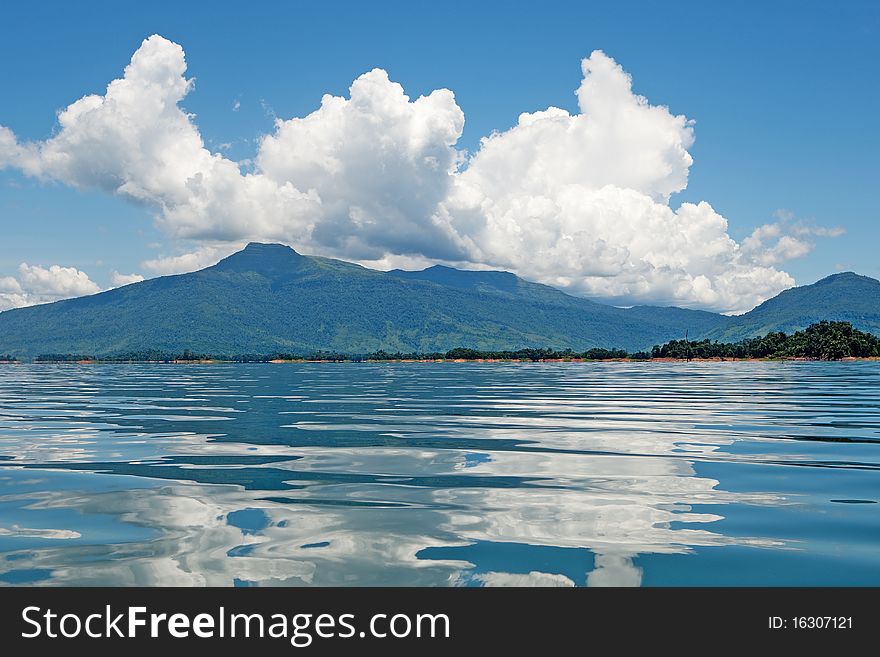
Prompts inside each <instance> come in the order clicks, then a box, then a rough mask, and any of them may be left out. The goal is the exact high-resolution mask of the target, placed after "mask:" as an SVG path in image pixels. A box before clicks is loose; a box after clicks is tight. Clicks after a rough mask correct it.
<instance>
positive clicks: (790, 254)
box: [742, 208, 846, 266]
mask: <svg viewBox="0 0 880 657" xmlns="http://www.w3.org/2000/svg"><path fill="white" fill-rule="evenodd" d="M773 216H774V217H776V218H777V219H778V220H779V221H776V222H774V223H769V224H763V225H761V226H758V227H757V228H755V229H754V230H753V231H752V233H751V235H749V236H748V237H747V238H746V239H744V240H743V242H742V252H743V254H744V255H745V257H746V258H747V259H748V260H749V261H751V262H754V263H757V264H760V265H764V266H771V265H776V264H779V263H782V262H786V261H788V260H794V259H795V258H802V257H803V256H805V255H807V254H808V253H810V252H811V251H812V250H813V249H814V248H815V246H816V244H815V242H814V241H813V240H812V239H811V238H813V237H840V236H841V235H843V234H845V233H846V231H845V230H844V229H843V228H841V227H839V226H834V227H825V226H816V225H815V224H812V223H808V222H805V221H801V220H796V219H795V215H794V213H793V212H791V211H790V210H786V209H784V208H782V209H779V210H776V211H775V212H774V213H773Z"/></svg>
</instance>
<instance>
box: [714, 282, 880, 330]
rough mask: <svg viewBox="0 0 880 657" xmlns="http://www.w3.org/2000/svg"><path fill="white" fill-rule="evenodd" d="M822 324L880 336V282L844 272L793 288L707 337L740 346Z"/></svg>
mask: <svg viewBox="0 0 880 657" xmlns="http://www.w3.org/2000/svg"><path fill="white" fill-rule="evenodd" d="M822 320H828V321H837V322H849V323H851V324H852V325H853V326H854V327H855V328H857V329H859V330H861V331H867V332H869V333H873V334H875V335H880V281H877V280H876V279H873V278H868V277H867V276H859V275H858V274H854V273H852V272H845V273H842V274H834V275H832V276H828V277H827V278H823V279H822V280H821V281H818V282H817V283H814V284H812V285H804V286H802V287H793V288H791V289H788V290H785V291H783V292H781V293H780V294H778V295H776V296H775V297H773V298H772V299H768V300H767V301H765V302H764V303H762V304H761V305H760V306H758V307H756V308H754V309H753V310H750V311H749V312H747V313H745V314H743V315H739V316H737V317H731V318H730V320H729V321H728V322H727V323H726V324H725V325H722V326H719V327H717V328H715V329H713V330H710V331H708V332H707V333H706V334H705V337H708V338H710V339H713V340H718V341H721V342H737V341H740V340H745V339H748V338H755V337H759V336H763V335H766V334H767V333H771V332H774V331H781V332H783V333H793V332H795V331H802V330H804V329H806V328H807V327H808V326H810V325H811V324H815V323H816V322H819V321H822Z"/></svg>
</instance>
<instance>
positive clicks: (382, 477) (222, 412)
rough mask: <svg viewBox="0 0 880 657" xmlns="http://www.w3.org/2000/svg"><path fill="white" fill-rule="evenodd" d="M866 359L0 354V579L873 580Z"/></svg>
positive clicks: (873, 478) (870, 373) (878, 436)
mask: <svg viewBox="0 0 880 657" xmlns="http://www.w3.org/2000/svg"><path fill="white" fill-rule="evenodd" d="M878 501H880V367H878V364H877V363H869V362H864V363H863V362H853V363H824V364H823V363H710V364H694V363H689V364H685V363H633V364H626V363H608V364H589V363H583V364H576V363H548V364H532V363H503V364H501V363H486V364H478V363H445V364H440V363H430V364H427V363H400V364H329V363H328V364H322V363H314V364H299V365H297V364H283V365H269V364H266V365H191V366H183V365H106V366H105V365H86V366H73V365H70V366H50V365H19V366H0V583H5V584H64V585H99V584H100V585H104V584H110V585H182V584H191V585H239V586H255V585H259V586H267V585H288V586H289V585H458V586H462V585H463V586H485V585H510V584H513V585H566V586H571V585H574V586H585V585H586V586H596V585H702V584H707V585H745V584H757V585H777V584H779V585H862V584H864V585H874V586H876V585H880V505H878Z"/></svg>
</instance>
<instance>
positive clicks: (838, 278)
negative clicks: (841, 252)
mask: <svg viewBox="0 0 880 657" xmlns="http://www.w3.org/2000/svg"><path fill="white" fill-rule="evenodd" d="M828 283H878V281H877V279H874V278H871V277H870V276H862V275H861V274H857V273H855V272H854V271H842V272H838V273H837V274H831V275H830V276H826V277H825V278H823V279H821V280H818V281H816V283H815V285H827V284H828Z"/></svg>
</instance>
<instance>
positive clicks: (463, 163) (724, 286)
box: [0, 35, 833, 311]
mask: <svg viewBox="0 0 880 657" xmlns="http://www.w3.org/2000/svg"><path fill="white" fill-rule="evenodd" d="M185 71H186V61H185V57H184V52H183V49H182V48H181V47H180V46H179V45H177V44H175V43H172V42H170V41H168V40H166V39H164V38H162V37H160V36H156V35H154V36H152V37H150V38H148V39H146V40H145V41H144V42H143V44H142V45H141V47H140V48H139V49H138V50H137V52H136V53H135V54H134V56H133V57H132V60H131V63H130V64H129V65H128V66H127V67H126V69H125V72H124V75H123V77H122V78H120V79H118V80H114V81H113V82H111V83H110V84H109V85H108V87H107V90H106V93H105V94H104V95H103V96H85V97H83V98H81V99H80V100H78V101H76V102H75V103H73V104H72V105H70V106H69V107H67V108H66V109H64V110H63V111H61V112H60V113H59V116H58V122H59V128H58V130H57V131H56V133H55V135H54V136H53V137H51V138H50V139H47V140H45V141H41V142H29V143H19V142H18V141H17V140H16V139H15V136H14V134H13V133H12V132H11V131H9V130H8V129H6V128H2V127H0V167H2V166H12V167H15V168H18V169H20V170H21V171H23V172H25V173H27V174H29V175H32V176H37V177H41V178H46V179H54V180H59V181H61V182H64V183H66V184H70V185H74V186H77V187H86V188H98V189H104V190H107V191H109V192H112V193H115V194H120V195H123V196H126V197H128V198H131V199H133V200H135V201H138V202H143V203H147V204H149V205H151V206H152V207H154V208H156V211H157V223H158V225H159V226H160V227H161V228H162V229H163V230H164V231H165V232H166V233H167V234H168V235H169V236H170V237H172V238H175V239H176V240H178V244H184V243H189V244H193V245H194V247H193V248H192V249H191V250H190V252H189V253H185V254H183V255H175V256H170V257H164V258H157V259H155V260H150V261H147V262H145V263H143V266H144V267H145V268H146V269H148V270H149V271H152V272H156V273H176V272H181V271H190V270H192V269H196V268H199V267H202V266H205V265H208V264H212V263H213V262H216V260H217V259H218V258H219V257H221V256H222V255H226V254H227V253H228V252H230V251H231V250H232V247H233V246H234V245H238V244H240V243H243V242H245V241H247V240H251V239H257V240H263V241H271V240H274V241H281V242H285V243H289V244H292V245H293V246H295V247H296V248H297V249H299V250H301V251H304V252H315V253H321V254H324V255H332V256H337V257H343V258H347V259H352V260H358V261H361V262H375V263H385V264H392V263H398V262H418V263H421V262H437V261H442V262H447V263H457V264H467V265H470V266H473V267H478V268H485V267H497V268H505V269H509V270H512V271H514V272H516V273H518V274H520V275H522V276H524V277H526V278H530V279H533V280H538V281H541V282H544V283H548V284H551V285H555V286H558V287H562V288H565V289H566V290H568V291H570V292H573V293H576V294H582V295H587V296H593V297H602V298H605V299H607V300H611V301H615V302H620V303H627V304H631V303H636V302H655V303H675V304H679V305H685V306H693V307H705V308H711V309H717V310H724V311H739V310H746V309H748V308H750V307H752V306H754V305H755V304H757V303H759V302H760V301H762V300H763V299H765V298H767V297H769V296H771V295H773V294H776V293H777V292H779V291H780V290H782V289H784V288H786V287H789V286H791V285H793V284H794V280H793V279H792V278H791V276H789V275H788V274H786V273H785V272H783V271H780V270H778V269H775V268H774V266H775V265H777V264H778V263H780V262H783V261H784V260H786V259H789V258H792V257H800V256H801V255H804V253H806V252H807V251H809V248H812V246H809V247H808V245H810V244H811V243H810V241H809V240H808V239H807V238H806V236H805V235H804V234H798V233H797V231H795V230H789V231H787V232H786V234H785V235H780V236H778V237H775V236H774V237H773V238H772V239H770V241H769V242H768V241H767V239H766V238H765V237H761V236H760V235H758V236H753V237H754V239H753V238H752V237H750V238H749V239H748V240H746V241H744V242H743V244H738V243H737V242H736V241H735V240H733V239H732V238H731V237H730V236H729V235H728V232H727V231H728V225H727V220H726V219H725V218H724V217H722V216H721V215H719V214H718V213H717V212H715V210H714V209H713V208H712V206H711V205H709V204H708V203H705V202H702V203H698V204H691V203H684V204H681V205H680V206H679V207H677V208H675V207H672V206H671V205H670V197H671V195H672V194H674V193H676V192H679V191H681V190H683V189H684V188H685V187H686V185H687V180H688V172H689V169H690V166H691V164H692V162H693V160H692V158H691V155H690V154H689V152H688V149H689V148H690V146H691V145H692V144H693V141H694V130H693V123H692V122H691V121H690V120H688V119H687V118H686V117H684V116H682V115H675V114H673V113H672V112H670V111H669V109H668V108H666V107H663V106H655V105H651V104H650V103H649V102H648V101H647V100H646V99H645V98H644V97H642V96H639V95H637V94H635V93H634V92H633V91H632V81H631V79H630V76H629V75H628V74H627V73H626V72H625V71H624V70H623V69H622V68H621V67H620V66H619V65H618V64H617V63H616V62H615V61H614V60H613V59H611V58H610V57H608V56H606V55H605V54H604V53H602V52H601V51H594V52H593V53H592V54H591V55H590V57H588V58H586V59H584V60H583V62H582V72H583V80H582V82H581V84H580V86H579V88H578V89H577V91H576V95H577V99H578V106H579V112H577V113H575V114H570V113H569V112H567V111H565V110H562V109H558V108H555V107H550V108H548V109H546V110H544V111H539V112H534V113H525V114H522V115H521V116H520V118H519V121H518V123H517V125H516V126H514V127H513V128H511V129H509V130H507V131H505V132H501V133H495V134H493V135H491V136H489V137H486V138H485V139H483V140H482V142H481V145H480V148H479V149H478V151H477V152H476V153H474V154H473V155H472V156H471V157H470V158H469V159H468V158H466V157H465V154H464V153H463V151H460V150H458V149H457V148H456V144H457V142H458V139H459V137H460V136H461V133H462V129H463V126H464V114H463V112H462V110H461V109H460V108H459V106H458V105H457V104H456V102H455V97H454V95H453V93H452V92H451V91H449V90H447V89H439V90H436V91H433V92H432V93H430V94H428V95H426V96H422V97H419V98H416V99H415V100H413V99H411V98H410V97H408V96H407V95H406V94H405V93H404V90H403V88H402V87H401V86H400V85H399V84H397V83H395V82H392V81H391V80H390V79H389V77H388V74H387V73H386V72H385V71H384V70H381V69H373V70H372V71H369V72H368V73H365V74H364V75H362V76H360V77H359V78H358V79H356V80H355V81H354V82H353V83H352V85H351V88H350V91H349V97H348V98H344V97H337V96H330V95H327V96H324V98H323V99H322V101H321V105H320V107H319V108H318V109H316V110H315V111H314V112H312V113H311V114H309V115H307V116H305V117H303V118H292V119H289V120H284V119H277V120H276V122H275V130H274V132H273V133H272V134H269V135H265V136H263V137H262V138H261V139H260V140H259V147H258V150H257V153H256V155H255V157H254V158H253V160H252V161H248V162H234V161H232V160H229V159H227V158H226V157H224V156H223V155H221V154H219V153H215V152H211V151H210V150H209V149H208V148H206V147H205V144H204V142H203V140H202V138H201V135H200V133H199V130H198V128H197V126H196V125H195V122H194V117H193V116H192V115H190V114H187V113H186V112H185V111H184V110H183V109H182V108H181V107H180V105H179V104H180V102H181V101H182V100H183V98H184V97H185V96H186V94H187V93H189V92H190V91H191V90H192V88H193V81H192V80H190V79H187V78H186V77H185ZM236 102H237V101H236ZM221 150H222V149H221ZM822 230H833V229H819V228H814V229H813V232H812V233H810V234H811V235H814V236H819V235H820V234H821V233H820V232H818V231H822ZM766 237H769V236H766ZM750 240H751V241H750ZM7 294H13V293H7Z"/></svg>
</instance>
